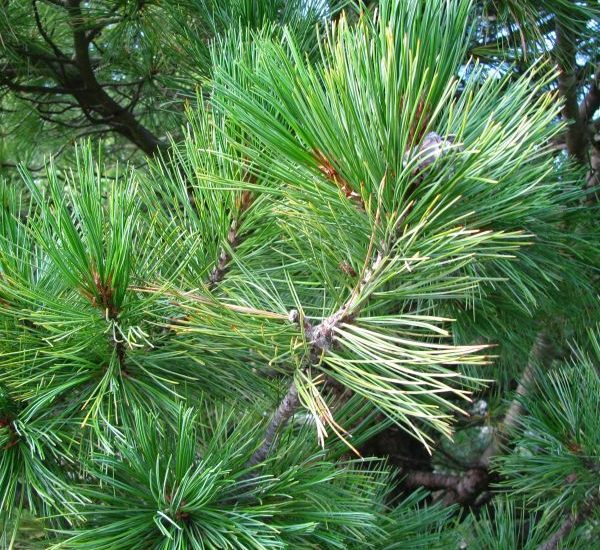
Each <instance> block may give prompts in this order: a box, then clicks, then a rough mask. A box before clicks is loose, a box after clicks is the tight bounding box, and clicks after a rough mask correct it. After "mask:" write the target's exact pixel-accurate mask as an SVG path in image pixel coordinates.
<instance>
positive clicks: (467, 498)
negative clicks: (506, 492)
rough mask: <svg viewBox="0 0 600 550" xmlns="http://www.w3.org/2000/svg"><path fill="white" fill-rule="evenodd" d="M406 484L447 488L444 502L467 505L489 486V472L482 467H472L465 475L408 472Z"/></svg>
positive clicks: (428, 487) (407, 485) (411, 487)
mask: <svg viewBox="0 0 600 550" xmlns="http://www.w3.org/2000/svg"><path fill="white" fill-rule="evenodd" d="M403 483H404V485H405V486H406V487H408V488H410V489H417V488H419V487H426V488H427V489H430V490H433V491H435V490H440V489H442V490H445V491H446V494H445V495H444V498H443V500H442V502H443V503H444V504H445V505H446V506H450V505H451V504H462V505H467V504H471V503H472V502H474V501H475V499H476V498H477V497H478V496H479V494H480V493H481V492H482V491H483V490H484V489H486V488H487V486H488V473H487V471H486V470H485V469H482V468H471V469H470V470H467V471H466V472H465V473H464V474H463V475H460V476H457V475H450V474H438V473H435V472H419V471H413V472H408V473H407V474H406V477H405V478H404V482H403Z"/></svg>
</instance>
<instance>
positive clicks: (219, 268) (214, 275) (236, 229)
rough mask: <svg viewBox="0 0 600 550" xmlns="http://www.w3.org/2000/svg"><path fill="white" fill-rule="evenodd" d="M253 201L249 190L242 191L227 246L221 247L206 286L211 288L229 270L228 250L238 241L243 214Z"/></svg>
mask: <svg viewBox="0 0 600 550" xmlns="http://www.w3.org/2000/svg"><path fill="white" fill-rule="evenodd" d="M253 202H254V196H253V195H252V193H251V192H250V191H247V190H246V191H243V192H242V194H241V197H240V204H239V205H238V213H237V217H236V218H235V219H234V220H233V221H232V222H231V226H230V227H229V231H228V233H227V247H228V248H222V249H221V252H220V254H219V258H218V260H217V265H215V267H213V270H212V271H211V273H210V275H209V277H208V288H209V289H210V290H213V289H214V288H215V287H216V286H217V285H218V284H219V283H220V282H221V281H222V280H223V277H224V276H225V274H226V273H227V271H228V270H229V264H230V262H231V253H230V252H229V250H235V249H236V248H237V246H238V245H239V242H240V239H239V237H240V226H241V222H242V220H243V218H244V215H245V214H246V212H247V211H248V209H249V208H250V206H251V205H252V203H253Z"/></svg>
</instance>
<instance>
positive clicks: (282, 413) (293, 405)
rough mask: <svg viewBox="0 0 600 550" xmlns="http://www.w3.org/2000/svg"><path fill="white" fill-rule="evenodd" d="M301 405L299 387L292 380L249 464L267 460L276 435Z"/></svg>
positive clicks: (253, 464) (254, 464) (252, 464)
mask: <svg viewBox="0 0 600 550" xmlns="http://www.w3.org/2000/svg"><path fill="white" fill-rule="evenodd" d="M299 405H300V398H299V397H298V388H296V384H295V383H293V382H292V384H291V386H290V387H289V388H288V391H287V393H286V394H285V396H284V398H283V399H282V401H281V403H280V404H279V406H278V407H277V410H276V411H275V414H274V415H273V418H272V419H271V422H269V425H268V426H267V429H266V431H265V437H264V439H263V442H262V444H261V445H260V447H259V448H258V449H256V451H255V452H254V454H253V455H252V456H251V457H250V460H249V461H248V465H249V466H256V465H257V464H260V463H262V462H264V461H265V460H266V458H267V457H268V456H269V454H270V453H271V450H272V449H273V444H274V442H275V437H276V436H277V434H278V432H279V431H280V430H281V429H282V428H283V427H284V426H285V425H286V424H287V422H288V420H289V419H290V418H291V417H292V416H293V414H294V412H295V411H296V409H297V408H298V406H299Z"/></svg>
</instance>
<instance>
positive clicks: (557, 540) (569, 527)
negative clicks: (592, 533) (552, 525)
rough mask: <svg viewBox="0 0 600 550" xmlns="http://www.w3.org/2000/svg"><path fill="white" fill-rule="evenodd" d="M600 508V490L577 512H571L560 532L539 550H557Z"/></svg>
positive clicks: (539, 547)
mask: <svg viewBox="0 0 600 550" xmlns="http://www.w3.org/2000/svg"><path fill="white" fill-rule="evenodd" d="M599 506H600V490H599V491H596V494H595V495H594V496H592V497H590V498H589V500H587V501H586V502H584V503H583V505H582V506H581V507H580V508H579V510H578V511H577V512H571V513H570V514H569V515H568V516H567V517H566V518H565V519H564V521H563V522H562V524H561V526H560V528H559V529H558V531H556V532H555V533H554V534H553V535H552V536H551V537H550V538H549V539H548V540H547V541H546V542H544V543H543V544H541V545H540V546H538V550H557V549H558V548H560V545H561V543H562V541H563V540H564V539H566V538H567V537H568V536H569V535H570V534H571V533H572V532H573V530H574V529H575V528H576V527H578V526H579V525H581V524H582V523H583V522H584V521H586V520H587V519H588V518H589V517H590V516H591V515H592V514H593V513H594V512H595V511H597V510H598V507H599Z"/></svg>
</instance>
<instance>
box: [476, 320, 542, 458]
mask: <svg viewBox="0 0 600 550" xmlns="http://www.w3.org/2000/svg"><path fill="white" fill-rule="evenodd" d="M553 358H554V346H553V343H552V341H551V339H550V336H549V335H548V333H547V332H546V331H545V330H542V331H541V332H539V333H538V335H537V337H536V340H535V342H534V344H533V347H532V349H531V352H530V354H529V360H528V362H527V366H526V367H525V370H524V371H523V374H522V375H521V380H520V381H519V385H518V386H517V391H516V395H515V397H514V399H513V400H512V401H511V403H510V405H509V407H508V410H507V411H506V414H505V415H504V420H503V421H502V423H501V424H500V426H498V427H497V428H496V430H495V433H494V434H493V435H492V440H491V442H490V444H489V445H488V446H487V448H486V449H485V450H484V452H483V453H482V455H481V458H480V460H479V465H480V467H482V468H485V469H489V467H490V462H491V460H492V459H493V458H494V457H496V456H498V455H499V454H500V453H501V452H502V448H503V446H504V445H505V444H506V441H507V439H508V435H509V433H510V431H511V430H512V429H514V428H515V427H516V426H517V424H518V422H519V418H520V417H521V416H522V415H523V404H522V399H523V397H524V396H525V395H526V394H527V393H528V391H529V390H530V388H531V386H532V384H533V382H534V375H535V371H536V369H537V368H539V367H542V368H548V367H549V366H550V364H551V363H552V359H553Z"/></svg>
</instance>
